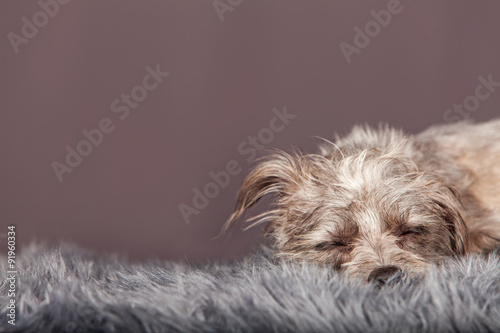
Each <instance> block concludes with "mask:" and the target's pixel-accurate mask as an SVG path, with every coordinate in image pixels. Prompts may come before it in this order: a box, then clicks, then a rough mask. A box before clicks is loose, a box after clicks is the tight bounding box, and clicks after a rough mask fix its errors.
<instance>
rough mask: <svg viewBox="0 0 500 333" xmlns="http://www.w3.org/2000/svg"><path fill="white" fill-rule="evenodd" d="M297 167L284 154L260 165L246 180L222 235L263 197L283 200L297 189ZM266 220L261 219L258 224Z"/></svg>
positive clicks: (290, 158)
mask: <svg viewBox="0 0 500 333" xmlns="http://www.w3.org/2000/svg"><path fill="white" fill-rule="evenodd" d="M297 165H298V164H297V163H296V160H295V159H294V158H293V157H292V156H290V155H288V154H286V153H283V152H280V153H277V154H275V155H272V156H270V157H268V158H267V160H266V161H264V162H261V163H260V164H258V165H257V166H256V167H255V168H254V169H253V170H252V171H251V172H250V174H249V175H248V176H247V177H246V179H245V180H244V182H243V185H242V186H241V188H240V190H239V192H238V200H237V202H236V207H235V210H234V212H233V213H232V214H231V216H230V217H229V219H228V220H227V222H226V224H225V225H224V227H223V229H222V233H225V232H227V231H228V230H229V229H231V227H232V226H233V225H234V224H235V223H236V221H237V220H238V219H239V218H240V217H241V215H242V214H243V213H244V212H245V210H246V209H248V208H250V207H252V206H253V205H254V204H255V203H257V201H259V199H260V198H262V197H263V196H265V195H267V194H275V195H277V196H278V197H280V198H281V197H283V196H286V195H289V194H290V193H291V191H292V189H293V188H296V186H295V185H296V184H297V174H296V172H297ZM264 215H265V214H264ZM264 220H265V219H261V221H259V222H257V223H260V222H263V221H264ZM257 223H256V224H257Z"/></svg>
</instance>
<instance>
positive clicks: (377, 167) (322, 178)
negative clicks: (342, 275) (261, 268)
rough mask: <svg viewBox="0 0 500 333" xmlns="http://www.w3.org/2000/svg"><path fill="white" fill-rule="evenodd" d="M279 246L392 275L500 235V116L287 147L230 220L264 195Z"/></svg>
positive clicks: (365, 131) (488, 246) (484, 247)
mask: <svg viewBox="0 0 500 333" xmlns="http://www.w3.org/2000/svg"><path fill="white" fill-rule="evenodd" d="M266 194H274V195H275V196H276V201H275V204H274V206H275V207H274V209H273V210H271V211H269V212H267V213H265V214H263V215H261V216H258V217H256V219H257V222H256V223H261V222H269V224H268V229H267V230H268V233H269V234H270V235H271V236H272V238H273V239H274V241H275V243H276V248H277V255H278V256H279V257H282V258H286V259H292V258H296V259H306V260H311V261H315V262H318V263H322V264H327V265H332V266H334V267H337V268H339V269H342V270H345V271H346V272H347V273H348V274H349V275H351V276H358V277H361V278H364V279H366V278H368V279H369V280H372V279H375V280H378V281H382V283H383V282H384V281H385V280H386V279H387V278H388V277H390V276H392V275H394V274H395V273H396V272H400V271H401V270H402V271H404V272H409V273H420V272H423V271H424V270H425V268H426V267H427V266H428V265H429V264H431V263H439V262H440V261H441V260H442V259H444V258H445V257H448V256H454V255H463V254H466V253H471V252H483V251H490V250H492V249H494V248H495V247H496V246H498V245H499V244H500V119H499V120H495V121H491V122H488V123H484V124H477V125H473V124H468V123H458V124H453V125H445V126H437V127H432V128H430V129H428V130H426V131H424V132H423V133H421V134H419V135H415V136H411V135H405V134H403V133H402V132H401V131H398V130H395V129H392V128H389V127H387V126H386V127H380V128H379V129H378V130H374V129H370V128H368V127H355V128H354V129H353V131H352V132H351V134H350V135H348V136H347V137H345V138H337V140H336V142H335V143H332V142H329V141H328V142H327V143H326V144H324V145H323V146H322V147H320V152H319V153H318V154H308V155H304V154H302V153H299V152H297V153H295V154H293V155H290V154H286V153H283V152H278V153H276V154H274V155H272V156H270V157H269V159H268V160H266V161H264V162H262V163H261V164H259V165H257V167H256V168H255V169H254V170H253V171H252V172H251V173H250V174H249V176H248V177H247V178H246V180H245V182H244V184H243V186H242V188H241V190H240V193H239V196H238V203H237V206H236V210H235V212H234V213H233V215H232V216H231V217H230V219H229V220H228V223H227V224H226V228H228V227H230V226H231V225H232V224H233V223H234V222H235V221H236V220H237V219H238V218H239V217H240V216H241V214H242V213H243V212H244V211H245V209H247V208H249V207H250V206H252V205H253V204H255V203H256V202H257V201H258V200H259V199H260V198H261V197H262V196H264V195H266Z"/></svg>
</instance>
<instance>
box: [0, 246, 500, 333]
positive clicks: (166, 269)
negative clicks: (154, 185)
mask: <svg viewBox="0 0 500 333" xmlns="http://www.w3.org/2000/svg"><path fill="white" fill-rule="evenodd" d="M270 258H271V257H270V255H269V253H266V251H261V252H260V253H258V254H256V255H254V256H251V257H248V258H245V259H244V260H242V261H239V262H234V263H232V264H212V265H207V266H202V267H191V266H189V265H187V264H178V263H169V262H150V263H141V264H137V263H129V262H127V261H126V260H122V259H119V258H116V257H113V256H96V255H94V254H92V253H88V252H86V251H83V250H81V249H79V248H77V247H73V246H67V245H66V246H60V247H57V248H44V247H41V246H38V247H37V246H33V247H31V248H28V249H25V250H24V251H23V252H22V253H21V255H19V257H18V271H19V273H18V274H19V275H18V283H19V290H18V292H17V312H18V313H17V318H16V325H15V326H12V325H10V324H7V319H6V311H7V302H8V298H7V297H6V295H7V289H8V287H7V283H6V271H7V267H6V258H5V257H0V260H1V265H0V268H1V272H0V278H1V281H2V284H1V288H0V295H1V298H0V306H1V309H0V314H1V317H2V320H1V322H0V331H1V332H68V333H69V332H422V331H426V332H500V256H499V255H498V254H492V255H490V256H488V257H470V258H463V259H460V260H451V259H450V260H449V261H448V262H447V263H446V264H445V265H444V266H443V267H442V268H435V269H433V270H431V271H430V272H429V273H428V274H427V275H426V276H425V277H424V278H423V279H420V280H414V281H411V280H408V279H405V280H404V281H403V282H402V283H399V284H394V285H389V286H385V287H382V288H381V289H379V288H377V287H375V286H373V285H363V284H360V283H355V282H352V281H349V280H347V279H345V278H344V277H343V276H342V275H340V274H338V273H336V272H331V271H329V270H328V269H326V268H321V267H316V266H312V265H307V264H303V263H295V264H284V263H276V262H274V261H273V260H272V259H270Z"/></svg>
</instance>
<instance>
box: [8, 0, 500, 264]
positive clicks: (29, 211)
mask: <svg viewBox="0 0 500 333" xmlns="http://www.w3.org/2000/svg"><path fill="white" fill-rule="evenodd" d="M54 1H55V0H43V1H42V3H47V4H50V5H49V6H48V7H47V10H48V11H50V12H51V15H52V16H53V17H51V16H48V15H45V14H43V13H42V14H40V11H41V10H42V7H41V5H40V4H39V3H37V2H35V1H19V0H9V1H1V2H0V22H1V23H0V32H1V33H2V34H3V37H2V39H1V41H0V45H1V46H0V59H1V60H0V61H1V67H0V70H1V72H0V101H1V103H2V109H1V120H0V135H1V138H0V152H1V158H2V163H1V164H0V186H1V191H0V208H1V210H0V211H1V213H0V214H1V215H0V219H1V220H0V221H1V222H0V227H1V229H0V233H5V232H6V226H7V225H10V224H16V225H17V232H18V241H19V243H20V245H21V246H23V245H25V244H27V243H29V242H31V241H32V240H35V239H36V240H42V241H48V242H49V243H53V242H57V241H60V240H67V241H72V242H75V243H77V244H80V245H83V246H85V247H88V248H92V249H95V250H99V251H107V252H118V253H122V254H125V255H128V256H130V257H132V258H136V259H143V258H147V257H159V258H165V259H177V260H189V261H190V262H196V261H200V260H204V259H208V258H216V257H232V256H238V255H243V254H245V253H248V252H249V251H251V250H253V249H254V248H255V246H256V245H257V244H258V243H259V242H261V241H262V239H260V238H259V230H253V231H249V232H246V233H242V232H240V231H239V229H240V228H238V230H237V231H236V232H235V233H234V234H233V237H231V238H230V239H229V240H227V241H223V240H212V238H213V237H214V236H216V235H217V233H218V231H219V229H220V227H221V226H222V224H223V222H224V220H225V219H226V218H227V216H228V215H229V214H230V212H231V209H232V207H233V206H234V202H235V200H234V197H235V193H236V191H237V189H238V186H239V185H240V184H241V182H242V179H243V177H244V175H245V174H246V172H247V171H248V169H249V168H250V167H251V166H252V165H253V164H252V163H249V162H248V160H249V159H250V157H251V154H250V152H248V151H247V152H246V153H244V154H242V153H241V152H239V151H238V146H239V145H240V144H243V142H245V141H247V146H244V147H243V148H245V149H248V147H249V145H248V136H250V135H256V134H258V133H259V132H260V131H262V130H263V129H264V128H266V127H269V122H270V120H271V119H272V118H273V116H274V113H273V111H272V110H273V109H274V108H276V109H277V110H283V108H284V107H285V106H286V108H287V111H288V112H289V113H291V114H294V115H297V117H296V118H295V119H293V120H291V121H290V123H289V124H288V125H287V126H286V128H285V129H283V130H282V131H281V132H279V133H274V134H273V136H274V138H273V139H272V140H270V138H268V137H266V136H265V135H266V134H267V135H270V134H269V131H267V130H264V132H265V133H264V132H262V133H263V134H261V135H264V140H268V141H270V142H269V143H268V144H267V146H268V147H277V148H283V149H287V150H289V148H290V146H292V145H295V146H298V147H301V148H303V149H305V150H311V149H313V147H314V146H315V145H316V143H317V139H314V138H313V136H323V137H326V138H331V137H332V134H333V133H335V132H341V133H345V132H346V131H347V130H348V129H349V127H350V126H352V125H353V124H355V123H358V122H368V123H371V124H376V123H378V122H380V121H384V122H389V123H391V124H393V125H395V126H398V127H403V128H405V129H406V130H408V131H411V132H417V131H420V130H422V129H424V128H425V127H427V126H429V125H430V124H433V123H440V122H444V120H445V119H444V116H443V115H444V113H445V110H447V109H448V108H450V107H452V106H453V104H454V103H462V102H463V101H464V98H466V97H467V96H468V95H473V94H474V92H475V88H476V86H477V85H478V79H477V78H478V76H480V75H483V76H484V77H487V76H488V75H489V74H491V75H492V77H493V79H494V80H495V81H500V69H499V66H498V61H499V59H500V43H499V39H498V36H499V32H500V20H499V19H498V17H499V10H500V2H498V1H493V0H491V1H475V2H473V1H465V0H464V1H457V0H448V1H410V0H401V2H400V5H397V2H396V1H394V0H391V1H376V2H375V1H292V0H289V1H274V0H265V1H264V0H262V1H256V0H252V1H250V0H243V1H238V0H232V1H230V0H227V1H226V0H221V1H218V2H217V1H216V2H215V3H216V5H217V4H218V5H219V6H222V5H221V4H226V6H227V5H229V6H230V7H229V9H227V7H226V9H227V11H225V12H224V13H222V14H221V16H219V14H218V12H217V10H216V8H215V7H214V2H212V1H184V0H182V1H129V0H127V1H124V0H121V1H118V0H114V1H78V0H73V1H71V2H69V3H67V4H63V2H66V1H63V0H60V3H61V4H60V5H59V8H56V6H55V5H54V3H55V2H54ZM231 4H232V5H231ZM388 6H389V7H390V8H391V9H393V11H394V12H398V13H397V14H392V15H391V21H390V22H389V23H388V24H385V23H384V24H385V25H386V26H385V27H381V28H380V24H378V25H377V24H375V23H373V22H372V23H370V22H371V21H374V16H373V15H372V14H370V11H372V10H375V11H376V12H379V11H380V10H382V9H387V7H388ZM220 8H221V9H220V10H223V7H220ZM23 17H25V18H26V19H23ZM221 17H222V18H223V20H221ZM385 19H386V20H387V18H386V17H385ZM34 21H35V22H34ZM26 22H28V23H26ZM33 23H37V24H38V25H39V27H38V28H37V27H36V26H34V28H35V29H36V30H38V31H36V30H34V29H33V27H31V30H30V26H29V25H31V24H33ZM367 23H368V28H369V29H373V30H370V33H371V34H372V37H371V38H370V41H369V44H368V45H367V46H365V45H363V43H365V44H367V43H368V42H367V40H363V38H362V37H358V39H357V40H356V41H357V42H358V45H359V46H364V47H363V48H361V47H360V48H359V50H358V51H357V52H358V53H354V54H352V57H351V62H350V63H348V62H347V60H346V57H345V56H344V54H343V53H342V51H341V47H340V43H342V42H346V43H349V44H351V45H353V46H355V45H356V44H355V34H356V32H355V30H354V29H355V27H360V28H361V29H363V30H364V28H365V25H366V24H367ZM23 26H24V28H23ZM377 27H379V28H380V29H379V30H380V31H378V30H377V29H378V28H377ZM23 32H24V35H23ZM360 43H361V44H360ZM344 45H345V44H344ZM16 50H17V51H18V52H17V53H16ZM157 64H159V67H160V70H161V71H164V72H169V73H170V75H169V76H168V77H165V78H163V82H161V83H160V84H159V85H158V86H157V87H156V88H155V89H152V90H151V91H148V92H147V97H146V98H145V99H144V100H143V101H142V102H140V103H138V105H137V106H136V108H135V109H133V110H131V112H130V115H129V116H128V117H127V118H125V119H123V120H121V119H120V118H119V117H120V116H123V115H124V112H125V111H124V109H123V106H124V105H125V104H124V102H121V101H118V102H117V103H118V104H116V105H115V109H116V107H122V109H120V110H121V111H119V112H118V113H114V112H113V110H112V107H111V104H112V103H113V102H114V101H115V100H116V99H120V98H121V95H122V94H130V92H131V90H132V89H135V90H134V92H135V94H136V96H139V98H141V97H142V96H141V95H140V93H141V92H144V90H141V88H134V87H136V86H141V85H142V84H143V78H144V76H145V75H147V74H148V72H147V70H146V67H147V66H150V67H151V68H153V69H154V68H155V67H156V65H157ZM153 83H154V81H148V82H147V84H148V86H151V85H152V84H153ZM499 104H500V92H493V93H491V94H490V96H489V97H488V98H487V99H485V100H484V101H481V103H480V105H479V106H478V107H477V110H475V111H474V112H473V113H472V117H473V118H475V119H476V120H487V119H490V118H492V117H494V116H496V115H498V105H499ZM115 111H116V110H115ZM104 118H108V119H109V121H110V122H111V125H110V126H112V128H114V131H113V132H112V133H109V134H105V135H104V137H103V139H102V143H101V144H100V145H98V146H97V147H93V151H92V152H91V153H90V154H89V155H88V156H86V157H84V158H83V159H82V162H81V163H80V164H79V165H78V166H76V167H75V168H74V170H73V171H72V172H71V173H64V174H63V175H62V182H60V181H59V180H58V178H57V176H56V173H55V172H54V170H53V167H52V165H51V164H52V163H53V162H54V161H57V162H59V163H64V164H65V157H66V153H67V152H66V150H65V149H66V146H70V147H72V148H73V149H75V148H76V147H77V145H78V143H79V142H80V141H81V140H83V139H85V137H84V136H83V134H82V130H91V129H94V128H96V127H98V126H99V122H100V121H101V120H102V119H104ZM82 147H83V146H82ZM82 147H81V148H82ZM84 148H85V147H83V148H82V149H84ZM232 160H235V161H236V162H235V163H238V165H239V167H240V168H241V170H240V172H239V173H238V174H236V175H234V176H231V177H230V183H229V185H227V186H226V187H225V188H222V189H220V190H219V192H220V193H219V194H218V195H216V196H215V197H214V198H212V199H210V200H209V203H208V206H207V207H206V208H204V209H201V210H200V211H199V213H198V215H192V216H191V218H190V223H186V221H185V220H184V219H183V217H182V215H181V213H180V211H179V205H180V204H181V203H185V204H186V205H190V206H192V205H193V204H192V200H193V196H194V192H193V190H194V189H195V188H196V189H201V190H203V188H204V186H205V184H207V183H210V182H211V181H212V180H211V177H210V172H219V171H220V170H224V169H225V168H226V164H227V163H228V162H229V161H232ZM212 190H215V189H212ZM263 206H264V205H261V208H262V207H263Z"/></svg>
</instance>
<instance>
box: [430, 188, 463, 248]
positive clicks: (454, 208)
mask: <svg viewBox="0 0 500 333" xmlns="http://www.w3.org/2000/svg"><path fill="white" fill-rule="evenodd" d="M441 195H446V196H447V197H446V198H445V199H444V200H442V201H441V200H437V201H436V203H437V204H438V206H440V207H441V213H440V215H441V218H442V219H443V220H444V222H445V224H446V226H447V228H448V232H449V236H450V246H451V250H452V252H453V253H455V254H458V255H464V254H465V253H467V252H468V250H469V231H468V229H467V225H466V224H465V220H464V217H463V215H462V213H461V211H462V210H463V203H462V200H461V194H460V192H459V190H458V189H457V188H455V187H454V186H449V185H446V186H445V188H444V189H443V191H442V193H441ZM450 199H451V200H450ZM450 203H452V204H450Z"/></svg>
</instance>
